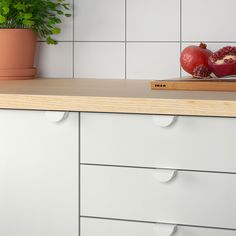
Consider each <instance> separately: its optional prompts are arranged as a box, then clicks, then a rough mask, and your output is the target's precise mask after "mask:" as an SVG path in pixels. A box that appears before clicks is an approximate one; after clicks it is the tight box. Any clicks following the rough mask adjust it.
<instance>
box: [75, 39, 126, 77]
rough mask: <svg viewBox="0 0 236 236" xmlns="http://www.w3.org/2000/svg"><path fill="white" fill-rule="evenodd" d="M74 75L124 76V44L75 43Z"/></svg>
mask: <svg viewBox="0 0 236 236" xmlns="http://www.w3.org/2000/svg"><path fill="white" fill-rule="evenodd" d="M75 77H79V78H104V79H105V78H109V79H113V78H114V79H123V78H125V44H124V43H84V42H83V43H78V42H77V43H75Z"/></svg>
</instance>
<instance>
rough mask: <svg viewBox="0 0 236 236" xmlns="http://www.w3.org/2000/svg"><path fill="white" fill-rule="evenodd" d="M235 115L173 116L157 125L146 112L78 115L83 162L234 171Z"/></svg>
mask: <svg viewBox="0 0 236 236" xmlns="http://www.w3.org/2000/svg"><path fill="white" fill-rule="evenodd" d="M235 143H236V118H213V117H184V116H182V117H178V118H177V120H176V121H175V122H174V124H172V125H171V126H170V127H166V128H163V127H160V126H159V125H158V123H157V122H156V121H155V120H154V119H153V116H149V115H146V116H145V115H123V114H120V115H119V114H88V113H83V114H82V117H81V161H82V162H83V163H97V164H111V165H124V166H141V167H156V168H177V169H190V170H213V171H223V172H236V158H235V156H236V149H235Z"/></svg>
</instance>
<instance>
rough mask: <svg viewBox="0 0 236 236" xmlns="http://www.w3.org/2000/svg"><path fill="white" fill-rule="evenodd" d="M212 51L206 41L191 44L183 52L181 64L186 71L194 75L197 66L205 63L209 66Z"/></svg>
mask: <svg viewBox="0 0 236 236" xmlns="http://www.w3.org/2000/svg"><path fill="white" fill-rule="evenodd" d="M212 53H213V52H212V51H210V50H209V49H207V45H206V44H204V43H200V45H199V46H195V45H191V46H189V47H187V48H185V49H184V50H183V51H182V53H181V56H180V63H181V66H182V68H183V69H184V70H185V71H186V72H188V73H189V74H191V75H193V71H194V69H195V68H196V67H197V66H200V65H203V66H205V67H207V68H208V59H209V57H210V56H211V55H212Z"/></svg>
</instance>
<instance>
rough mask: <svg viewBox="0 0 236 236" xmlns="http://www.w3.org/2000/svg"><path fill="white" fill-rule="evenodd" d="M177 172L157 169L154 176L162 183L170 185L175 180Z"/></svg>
mask: <svg viewBox="0 0 236 236" xmlns="http://www.w3.org/2000/svg"><path fill="white" fill-rule="evenodd" d="M176 175H177V170H166V169H156V170H154V171H153V176H154V177H155V178H156V179H157V180H158V181H159V182H161V183H168V182H170V181H171V180H173V179H174V178H175V176H176Z"/></svg>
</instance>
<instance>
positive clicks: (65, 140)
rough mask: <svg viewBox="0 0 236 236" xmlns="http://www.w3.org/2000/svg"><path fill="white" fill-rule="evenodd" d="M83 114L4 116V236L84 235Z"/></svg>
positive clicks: (0, 212) (0, 151) (0, 204)
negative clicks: (80, 119)
mask: <svg viewBox="0 0 236 236" xmlns="http://www.w3.org/2000/svg"><path fill="white" fill-rule="evenodd" d="M78 141H79V140H78V114H77V113H70V114H69V117H68V118H67V119H66V120H64V121H63V122H61V123H52V122H50V121H48V120H47V118H46V117H45V112H43V111H6V110H4V111H0V143H1V148H0V235H2V236H65V235H68V236H77V235H78Z"/></svg>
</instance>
